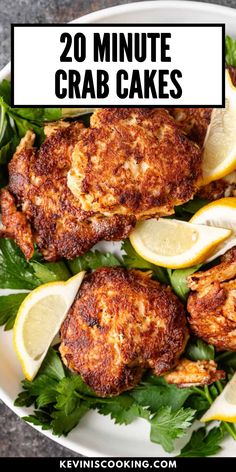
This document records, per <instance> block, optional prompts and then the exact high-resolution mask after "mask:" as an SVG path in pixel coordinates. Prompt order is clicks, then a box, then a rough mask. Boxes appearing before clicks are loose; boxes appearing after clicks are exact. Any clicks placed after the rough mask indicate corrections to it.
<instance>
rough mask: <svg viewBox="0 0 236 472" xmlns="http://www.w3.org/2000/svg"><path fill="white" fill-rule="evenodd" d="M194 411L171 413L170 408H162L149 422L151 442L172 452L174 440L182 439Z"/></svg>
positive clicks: (183, 410) (183, 409)
mask: <svg viewBox="0 0 236 472" xmlns="http://www.w3.org/2000/svg"><path fill="white" fill-rule="evenodd" d="M194 415H195V410H192V409H191V408H181V409H180V410H177V411H172V410H171V407H170V406H163V407H162V408H160V409H159V410H158V412H157V413H156V414H155V415H154V417H153V418H152V420H151V436H150V437H151V441H152V442H155V443H157V444H161V445H162V447H163V448H164V449H165V451H167V452H172V451H173V450H174V440H175V439H177V438H180V437H182V436H183V435H184V434H185V432H186V429H187V428H189V426H190V425H191V423H192V421H193V419H194Z"/></svg>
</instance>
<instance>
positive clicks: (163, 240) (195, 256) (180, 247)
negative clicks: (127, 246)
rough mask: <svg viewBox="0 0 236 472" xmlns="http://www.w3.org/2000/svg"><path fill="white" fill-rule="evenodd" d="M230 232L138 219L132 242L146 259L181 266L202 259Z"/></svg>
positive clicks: (175, 267) (183, 266)
mask: <svg viewBox="0 0 236 472" xmlns="http://www.w3.org/2000/svg"><path fill="white" fill-rule="evenodd" d="M230 235H231V231H230V230H229V229H222V228H212V227H210V226H209V227H208V226H200V225H195V224H192V223H187V222H185V221H179V220H174V219H173V220H170V219H165V218H160V219H159V220H156V219H150V220H147V221H141V222H139V223H138V224H137V225H136V228H135V229H134V231H133V232H132V233H131V235H130V242H131V244H132V246H133V247H134V249H135V250H136V252H137V253H138V254H139V255H140V256H142V257H143V258H144V259H146V260H147V261H149V262H152V263H153V264H156V265H159V266H161V267H169V268H172V269H179V268H185V267H191V266H193V265H195V264H199V263H200V262H203V261H204V260H205V259H206V257H209V255H210V254H211V253H212V252H213V251H214V249H215V247H216V246H217V245H218V244H219V243H221V242H222V241H224V240H225V239H226V238H228V237H229V236H230Z"/></svg>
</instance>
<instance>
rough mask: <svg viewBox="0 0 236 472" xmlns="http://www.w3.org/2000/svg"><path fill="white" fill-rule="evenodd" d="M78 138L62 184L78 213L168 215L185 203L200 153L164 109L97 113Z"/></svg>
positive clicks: (190, 194) (196, 174)
mask: <svg viewBox="0 0 236 472" xmlns="http://www.w3.org/2000/svg"><path fill="white" fill-rule="evenodd" d="M91 126H92V129H86V130H85V131H84V132H83V133H81V136H80V138H81V139H80V140H79V141H78V143H77V146H76V147H75V149H74V152H73V158H72V168H71V171H70V179H69V180H68V182H69V185H70V188H71V189H72V191H73V193H74V194H75V195H76V196H77V197H78V198H79V199H80V200H81V204H82V207H83V209H84V210H88V211H89V210H92V211H100V212H102V213H105V214H113V213H121V214H133V215H135V216H136V218H137V219H139V218H141V219H142V218H145V217H147V216H155V215H156V216H163V215H167V214H171V213H173V211H174V206H175V205H180V204H182V203H184V202H186V201H188V200H189V199H191V198H192V197H193V195H194V193H195V192H196V190H197V182H198V179H199V177H200V173H201V151H200V149H199V147H198V146H197V145H195V144H194V143H192V142H191V141H190V140H189V139H188V138H187V137H186V136H185V135H184V134H183V133H182V132H181V131H180V129H179V128H178V126H177V125H176V123H175V121H174V120H173V118H172V117H171V116H170V115H169V113H168V112H167V110H164V109H145V108H135V109H130V108H120V109H109V108H107V109H98V110H97V111H96V112H95V113H94V114H93V116H92V118H91Z"/></svg>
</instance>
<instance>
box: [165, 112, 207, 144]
mask: <svg viewBox="0 0 236 472" xmlns="http://www.w3.org/2000/svg"><path fill="white" fill-rule="evenodd" d="M212 110H213V108H171V109H170V110H169V112H170V114H171V115H172V116H173V117H174V119H175V122H176V124H177V125H178V126H179V127H180V129H181V130H182V131H183V132H184V134H186V135H187V136H188V138H189V139H191V140H192V141H194V142H195V143H197V144H198V145H199V146H200V147H202V146H203V143H204V140H205V137H206V133H207V128H208V126H209V124H210V121H211V114H212Z"/></svg>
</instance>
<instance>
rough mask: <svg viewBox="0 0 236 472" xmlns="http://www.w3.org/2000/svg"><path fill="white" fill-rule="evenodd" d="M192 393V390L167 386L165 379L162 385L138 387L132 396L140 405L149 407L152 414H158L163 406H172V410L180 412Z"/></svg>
mask: <svg viewBox="0 0 236 472" xmlns="http://www.w3.org/2000/svg"><path fill="white" fill-rule="evenodd" d="M192 393H193V391H192V389H191V388H183V389H181V388H178V387H176V386H175V385H171V384H167V383H166V382H165V380H164V379H163V384H162V385H160V384H159V385H150V384H147V385H140V386H137V387H136V388H134V389H133V390H131V392H130V395H131V396H132V397H133V398H134V399H135V401H136V402H137V403H138V404H139V405H142V406H147V407H148V408H149V410H150V411H151V412H156V411H157V410H158V408H160V407H162V406H170V407H171V408H172V410H174V411H175V410H178V409H179V408H181V407H182V406H183V405H184V403H185V401H186V400H187V398H188V397H189V396H190V395H191V394H192Z"/></svg>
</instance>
